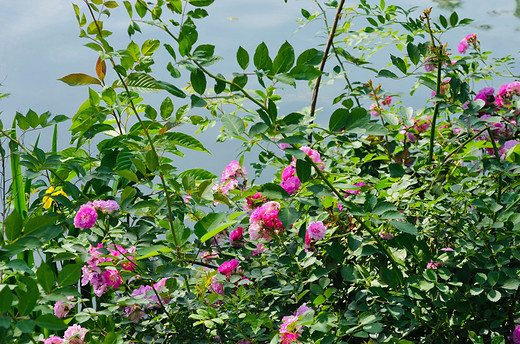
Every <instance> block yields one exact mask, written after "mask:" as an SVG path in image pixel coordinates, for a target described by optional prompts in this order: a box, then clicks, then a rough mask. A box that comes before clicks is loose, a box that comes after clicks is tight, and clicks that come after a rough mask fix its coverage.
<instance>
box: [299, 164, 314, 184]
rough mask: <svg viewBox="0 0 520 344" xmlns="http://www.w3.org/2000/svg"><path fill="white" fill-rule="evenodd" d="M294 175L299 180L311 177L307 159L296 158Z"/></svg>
mask: <svg viewBox="0 0 520 344" xmlns="http://www.w3.org/2000/svg"><path fill="white" fill-rule="evenodd" d="M296 175H297V176H298V179H300V182H302V183H305V182H306V181H308V180H309V179H310V177H311V164H310V163H309V162H308V161H307V160H300V159H298V160H296Z"/></svg>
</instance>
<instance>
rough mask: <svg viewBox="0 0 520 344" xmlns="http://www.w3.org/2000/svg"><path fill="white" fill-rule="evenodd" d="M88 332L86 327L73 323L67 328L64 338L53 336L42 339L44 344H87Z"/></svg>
mask: <svg viewBox="0 0 520 344" xmlns="http://www.w3.org/2000/svg"><path fill="white" fill-rule="evenodd" d="M87 332H88V330H87V329H86V328H83V327H81V326H79V325H76V324H74V325H72V326H69V328H67V330H65V334H64V335H63V338H61V337H58V336H52V337H49V338H47V339H42V342H43V344H65V343H67V344H86V343H85V334H86V333H87Z"/></svg>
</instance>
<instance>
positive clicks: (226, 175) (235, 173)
mask: <svg viewBox="0 0 520 344" xmlns="http://www.w3.org/2000/svg"><path fill="white" fill-rule="evenodd" d="M246 175H247V171H246V168H245V167H242V166H240V163H239V162H238V161H234V160H233V161H231V162H230V163H229V164H228V165H227V166H226V167H225V168H224V171H223V172H222V177H221V178H220V181H221V182H222V184H216V185H215V186H214V187H213V190H214V191H219V192H221V193H222V194H223V195H226V194H227V193H228V192H229V191H231V190H234V189H236V188H237V187H239V188H242V187H241V186H240V185H239V184H240V183H239V181H238V178H239V177H241V178H244V179H245V177H246ZM243 184H245V181H244V182H243Z"/></svg>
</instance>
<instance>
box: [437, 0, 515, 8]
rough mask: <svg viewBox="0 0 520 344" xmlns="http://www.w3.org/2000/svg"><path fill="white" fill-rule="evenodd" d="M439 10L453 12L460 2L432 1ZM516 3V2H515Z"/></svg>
mask: <svg viewBox="0 0 520 344" xmlns="http://www.w3.org/2000/svg"><path fill="white" fill-rule="evenodd" d="M434 1H435V2H436V3H437V4H438V5H439V7H440V8H442V9H446V10H453V9H455V8H457V7H459V6H461V5H462V1H461V0H434ZM517 3H518V0H517Z"/></svg>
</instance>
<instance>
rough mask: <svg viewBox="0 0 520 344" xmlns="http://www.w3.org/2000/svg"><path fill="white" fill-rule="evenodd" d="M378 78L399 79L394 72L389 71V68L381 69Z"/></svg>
mask: <svg viewBox="0 0 520 344" xmlns="http://www.w3.org/2000/svg"><path fill="white" fill-rule="evenodd" d="M377 77H378V78H391V79H399V77H398V76H397V75H395V73H394V72H391V71H389V70H388V69H381V70H380V71H379V73H377Z"/></svg>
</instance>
